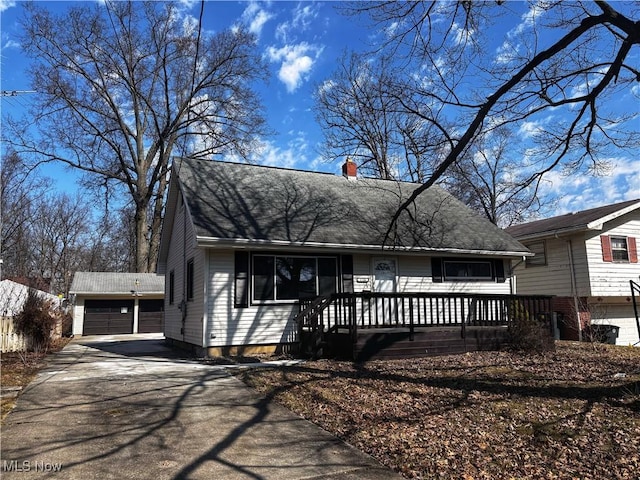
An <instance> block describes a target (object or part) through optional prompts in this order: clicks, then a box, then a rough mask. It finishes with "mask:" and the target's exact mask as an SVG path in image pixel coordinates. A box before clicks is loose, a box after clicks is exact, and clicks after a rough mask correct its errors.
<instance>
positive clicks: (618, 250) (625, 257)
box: [611, 237, 629, 262]
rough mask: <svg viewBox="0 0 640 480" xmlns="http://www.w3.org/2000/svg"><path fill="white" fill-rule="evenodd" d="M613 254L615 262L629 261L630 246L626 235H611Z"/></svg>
mask: <svg viewBox="0 0 640 480" xmlns="http://www.w3.org/2000/svg"><path fill="white" fill-rule="evenodd" d="M611 255H612V257H613V261H614V262H628V261H629V246H628V245H627V239H626V238H625V237H611Z"/></svg>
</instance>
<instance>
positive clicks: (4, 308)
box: [0, 280, 62, 352]
mask: <svg viewBox="0 0 640 480" xmlns="http://www.w3.org/2000/svg"><path fill="white" fill-rule="evenodd" d="M29 288H30V287H27V286H26V285H23V284H21V283H17V282H14V281H11V280H2V281H1V282H0V352H13V351H19V350H24V349H25V348H27V346H28V344H29V342H28V339H25V338H24V337H23V336H22V335H19V334H18V333H17V332H16V331H15V328H14V324H13V317H15V316H16V315H18V314H20V313H21V312H22V310H23V308H24V303H25V301H26V299H27V295H28V292H29ZM34 291H35V292H37V294H38V296H39V297H40V298H42V299H43V300H44V301H45V302H48V303H49V305H50V306H51V308H52V311H55V309H57V308H58V307H60V304H61V299H60V298H58V297H56V296H55V295H52V294H50V293H47V292H43V291H42V290H38V289H34ZM61 330H62V322H61V321H59V322H57V324H56V326H55V329H54V331H53V332H52V334H53V335H54V336H60V334H61Z"/></svg>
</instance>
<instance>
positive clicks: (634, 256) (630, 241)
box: [627, 237, 638, 263]
mask: <svg viewBox="0 0 640 480" xmlns="http://www.w3.org/2000/svg"><path fill="white" fill-rule="evenodd" d="M627 246H628V247H629V262H631V263H638V246H637V244H636V238H635V237H627Z"/></svg>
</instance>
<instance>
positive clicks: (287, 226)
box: [158, 159, 530, 356]
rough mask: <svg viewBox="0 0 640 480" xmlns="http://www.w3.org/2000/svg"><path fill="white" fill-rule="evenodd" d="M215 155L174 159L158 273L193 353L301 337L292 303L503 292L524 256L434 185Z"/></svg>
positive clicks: (177, 336)
mask: <svg viewBox="0 0 640 480" xmlns="http://www.w3.org/2000/svg"><path fill="white" fill-rule="evenodd" d="M343 172H344V175H343V176H338V175H332V174H326V173H316V172H308V171H300V170H290V169H283V168H274V167H265V166H256V165H248V164H234V163H225V162H217V161H200V160H190V159H182V160H176V161H175V163H174V166H173V170H172V174H171V182H170V188H169V196H168V200H167V207H166V214H165V219H164V224H163V231H162V240H161V246H160V254H159V259H158V271H159V272H160V273H162V274H164V275H165V280H166V290H165V336H166V337H167V339H169V340H170V341H171V342H173V343H175V344H178V345H181V346H183V347H187V348H192V349H193V350H195V351H197V352H198V353H200V354H208V355H212V356H213V355H220V354H228V353H250V352H253V353H255V352H273V351H275V350H276V349H277V348H278V347H282V346H283V345H288V344H291V343H293V342H296V341H297V338H296V336H297V330H296V325H295V322H294V321H293V318H294V317H295V315H296V314H297V313H298V311H299V300H300V299H302V298H309V297H315V296H318V295H324V294H330V293H335V292H354V291H355V292H362V291H367V290H368V291H374V292H468V293H495V294H508V293H510V282H509V281H508V280H509V278H508V277H509V271H510V269H509V266H510V264H511V261H512V260H515V259H517V260H520V259H522V258H523V256H526V255H530V252H529V251H528V250H527V249H526V248H524V247H523V246H522V245H521V244H520V243H519V242H517V241H515V240H514V239H513V238H512V237H511V236H509V235H508V234H506V233H505V232H504V231H503V230H501V229H499V228H497V227H496V226H494V225H493V224H491V223H490V222H488V221H487V220H485V219H483V218H481V217H480V216H479V215H476V214H475V213H473V212H471V211H470V210H469V209H468V208H467V207H466V206H465V205H463V204H462V203H461V202H459V201H457V200H456V199H454V198H453V197H452V196H451V195H449V194H447V193H445V192H444V191H443V190H442V189H440V188H439V187H432V188H430V189H428V190H427V191H425V192H424V193H423V194H422V195H420V196H418V198H417V200H416V202H415V203H414V204H413V205H412V206H411V207H410V208H409V209H408V212H403V213H402V215H400V217H399V221H398V223H397V225H396V227H394V228H393V229H391V230H390V233H389V235H388V236H387V230H388V228H389V225H390V222H391V219H392V218H393V215H394V213H395V212H396V211H397V209H398V207H399V206H400V204H401V203H402V202H403V201H404V200H405V199H407V198H408V197H409V195H410V194H411V193H412V192H413V191H414V190H415V189H416V188H417V187H418V186H419V185H417V184H410V183H402V182H395V181H388V180H373V179H364V178H358V177H357V172H356V165H355V163H353V162H350V161H347V163H345V165H344V166H343Z"/></svg>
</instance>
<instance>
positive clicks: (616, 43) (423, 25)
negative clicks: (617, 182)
mask: <svg viewBox="0 0 640 480" xmlns="http://www.w3.org/2000/svg"><path fill="white" fill-rule="evenodd" d="M511 5H512V4H510V3H509V2H468V1H461V2H435V1H429V2H396V1H382V2H362V3H360V2H354V3H352V4H351V6H350V10H349V13H352V14H358V15H366V16H368V18H370V19H371V20H373V22H374V23H375V24H376V25H377V26H378V27H379V28H380V30H381V31H384V33H385V41H384V42H383V44H382V45H381V46H379V48H377V49H376V51H375V52H374V53H375V54H385V56H386V57H387V58H389V57H391V56H393V58H395V61H396V65H395V68H396V69H397V70H400V69H402V70H403V71H405V72H408V74H407V75H406V77H407V78H410V80H409V81H407V82H406V83H405V86H404V87H403V92H404V94H403V95H402V96H399V97H398V100H399V101H401V103H402V105H403V108H404V109H405V110H406V112H407V113H408V114H411V115H414V116H415V117H416V118H419V119H422V120H423V121H424V122H428V123H431V124H432V125H434V126H435V130H433V129H430V132H432V133H433V132H434V131H439V132H440V135H441V142H436V144H437V145H439V149H438V150H437V151H435V150H434V156H435V155H439V156H438V158H439V162H438V164H437V166H436V167H435V168H434V169H433V171H432V172H431V173H430V175H429V178H428V179H427V180H426V181H425V182H424V183H423V185H421V187H420V188H418V189H416V190H415V192H414V194H413V195H412V196H411V197H410V198H409V199H407V201H406V202H405V203H404V204H403V205H402V207H401V208H400V210H399V211H398V213H397V214H396V219H397V218H398V216H399V215H400V214H401V211H402V210H406V209H407V207H408V206H409V205H410V204H411V203H412V202H413V200H414V199H415V198H416V196H417V195H419V194H421V193H422V192H423V191H424V190H425V189H427V188H429V187H430V186H431V185H433V184H434V183H435V182H437V181H439V180H440V179H441V178H442V177H443V175H445V173H446V172H447V171H448V170H449V169H450V168H451V167H452V166H453V165H454V164H455V162H456V161H458V160H459V159H461V158H462V156H463V155H464V154H465V152H466V151H467V150H468V149H469V146H470V145H472V144H473V143H474V142H475V141H477V139H479V138H485V136H486V135H487V134H488V133H489V132H491V131H493V130H496V129H499V128H502V127H509V128H512V129H518V132H519V133H521V134H522V135H524V133H525V132H526V133H527V135H528V138H527V141H528V144H527V150H526V152H525V151H523V152H521V153H522V158H523V161H522V163H521V164H520V165H521V167H522V173H526V174H527V176H526V178H524V183H523V185H526V184H529V185H533V187H534V188H535V186H536V184H537V183H538V182H540V180H541V178H542V177H543V175H544V174H545V173H546V172H549V171H550V170H552V169H554V168H564V169H565V170H566V171H576V170H577V169H582V168H586V169H591V170H599V169H601V168H603V166H606V159H607V158H608V156H612V155H613V154H615V153H619V152H620V150H622V149H628V150H629V151H633V149H634V148H637V146H638V144H639V141H638V137H639V136H640V132H638V129H637V127H634V126H633V124H631V123H630V122H631V121H632V120H633V119H634V118H635V116H636V115H637V98H636V97H634V96H633V95H632V90H631V87H632V85H634V84H637V82H638V79H640V70H639V69H638V67H637V62H634V60H633V58H634V56H635V57H637V54H638V49H637V47H638V45H640V28H639V27H638V19H639V18H640V7H639V5H638V3H637V2H617V3H615V4H613V3H611V4H610V3H608V2H604V1H596V2H560V1H551V2H530V3H529V4H528V5H529V11H528V12H527V13H526V15H524V16H523V17H522V23H521V28H518V29H514V31H512V32H510V34H508V35H507V36H506V37H505V39H504V42H503V44H502V45H500V46H499V48H498V51H496V49H495V48H489V40H490V39H491V38H492V35H493V34H494V32H496V23H497V22H501V21H503V18H502V17H504V16H505V15H513V12H511ZM416 78H418V80H419V81H416ZM623 95H626V96H628V98H629V102H627V103H626V104H622V105H621V103H620V102H615V103H614V102H610V101H609V100H611V99H614V98H616V99H617V98H620V97H621V96H623ZM614 104H615V108H614ZM433 105H440V106H441V107H442V109H443V111H446V115H442V114H440V115H434V114H433ZM625 108H626V109H625ZM429 143H433V142H429ZM442 145H446V148H444V149H443V148H442V147H441V146H442ZM391 229H392V226H390V229H389V232H390V231H391Z"/></svg>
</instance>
